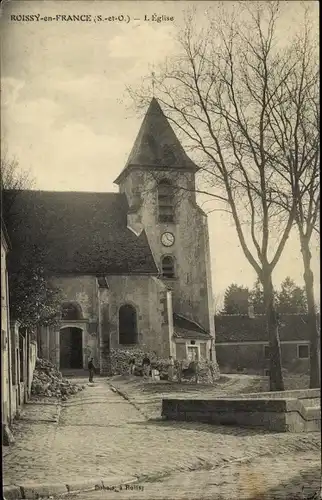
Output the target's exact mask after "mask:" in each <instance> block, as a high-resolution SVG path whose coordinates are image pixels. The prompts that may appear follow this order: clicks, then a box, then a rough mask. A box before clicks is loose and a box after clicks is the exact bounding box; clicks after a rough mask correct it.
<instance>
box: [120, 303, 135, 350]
mask: <svg viewBox="0 0 322 500" xmlns="http://www.w3.org/2000/svg"><path fill="white" fill-rule="evenodd" d="M137 336H138V332H137V317H136V310H135V308H134V307H133V306H132V305H130V304H125V305H124V306H121V307H120V310H119V343H120V344H125V345H128V344H136V343H137Z"/></svg>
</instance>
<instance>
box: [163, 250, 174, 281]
mask: <svg viewBox="0 0 322 500" xmlns="http://www.w3.org/2000/svg"><path fill="white" fill-rule="evenodd" d="M161 267H162V276H163V278H174V262H173V258H172V257H170V256H169V255H167V256H166V257H163V259H162V262H161Z"/></svg>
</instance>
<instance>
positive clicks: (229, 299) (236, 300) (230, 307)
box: [223, 283, 249, 314]
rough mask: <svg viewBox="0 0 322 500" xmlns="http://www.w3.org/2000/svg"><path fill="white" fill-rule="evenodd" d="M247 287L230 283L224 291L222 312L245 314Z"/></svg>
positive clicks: (246, 308)
mask: <svg viewBox="0 0 322 500" xmlns="http://www.w3.org/2000/svg"><path fill="white" fill-rule="evenodd" d="M248 295H249V293H248V288H245V287H243V286H240V285H236V284H235V283H232V284H231V285H230V286H229V287H228V288H227V290H226V291H225V296H224V309H223V313H224V314H247V311H248Z"/></svg>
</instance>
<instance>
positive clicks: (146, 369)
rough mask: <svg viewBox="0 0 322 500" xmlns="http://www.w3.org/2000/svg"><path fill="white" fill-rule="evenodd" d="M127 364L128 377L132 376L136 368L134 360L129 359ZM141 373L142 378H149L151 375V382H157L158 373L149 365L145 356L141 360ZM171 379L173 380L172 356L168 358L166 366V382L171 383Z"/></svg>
mask: <svg viewBox="0 0 322 500" xmlns="http://www.w3.org/2000/svg"><path fill="white" fill-rule="evenodd" d="M129 364H130V368H129V373H130V375H134V374H135V368H136V362H135V359H134V358H131V359H130V363H129ZM142 371H143V377H144V378H149V376H150V375H151V376H152V379H153V380H157V379H158V377H159V375H160V374H159V371H158V370H157V369H156V368H154V367H153V366H152V365H151V361H150V358H148V356H147V355H146V356H145V357H144V358H143V360H142ZM173 378H174V359H173V357H172V356H170V357H169V364H168V380H170V381H172V380H173Z"/></svg>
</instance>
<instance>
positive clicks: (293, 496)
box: [247, 467, 321, 500]
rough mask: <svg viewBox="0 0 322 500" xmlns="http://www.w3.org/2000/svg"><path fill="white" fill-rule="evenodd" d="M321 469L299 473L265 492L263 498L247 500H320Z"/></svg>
mask: <svg viewBox="0 0 322 500" xmlns="http://www.w3.org/2000/svg"><path fill="white" fill-rule="evenodd" d="M320 498H321V467H313V468H312V469H307V470H304V471H301V473H300V474H298V475H296V476H293V477H292V478H291V479H288V480H287V481H282V482H281V483H280V484H279V485H278V486H276V487H274V488H271V489H269V490H267V491H266V492H265V494H264V496H263V493H261V495H260V497H259V496H256V495H255V496H253V497H251V498H247V500H320Z"/></svg>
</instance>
